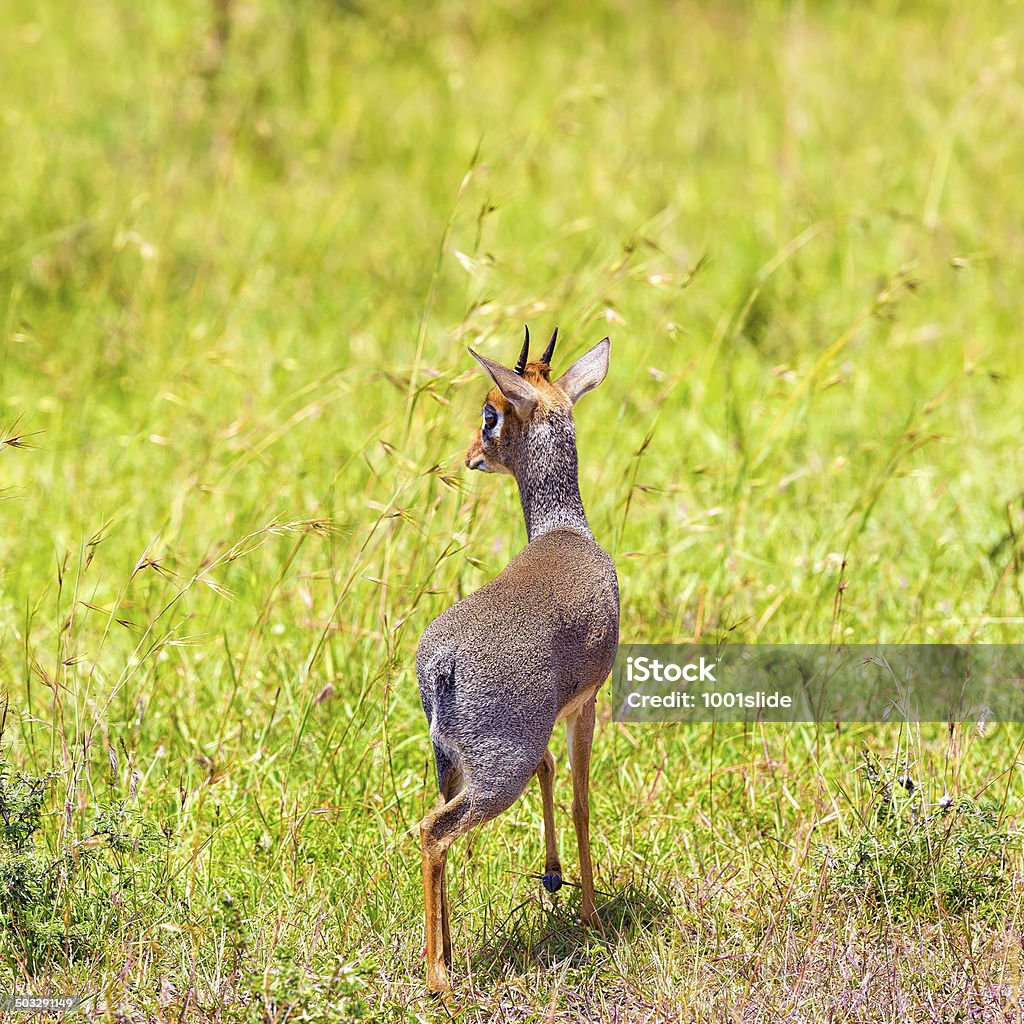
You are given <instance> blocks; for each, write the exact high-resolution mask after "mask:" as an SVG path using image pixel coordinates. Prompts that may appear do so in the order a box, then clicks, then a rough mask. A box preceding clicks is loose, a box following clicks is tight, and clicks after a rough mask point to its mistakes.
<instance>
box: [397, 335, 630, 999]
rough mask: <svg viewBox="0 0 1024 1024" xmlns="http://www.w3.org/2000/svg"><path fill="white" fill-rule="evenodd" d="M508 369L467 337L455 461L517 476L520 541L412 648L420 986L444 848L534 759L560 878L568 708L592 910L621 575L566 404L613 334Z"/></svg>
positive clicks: (550, 871)
mask: <svg viewBox="0 0 1024 1024" xmlns="http://www.w3.org/2000/svg"><path fill="white" fill-rule="evenodd" d="M557 335H558V330H557V328H556V330H555V333H554V334H553V335H552V336H551V340H550V342H549V343H548V346H547V349H546V351H545V352H544V354H543V355H542V356H541V357H540V359H539V360H537V361H536V362H527V359H528V357H529V346H530V334H529V331H527V333H526V341H525V342H524V344H523V350H522V352H521V354H520V356H519V362H518V363H517V364H516V366H515V369H514V370H510V369H508V368H507V367H505V366H501V365H499V364H498V363H495V362H492V361H491V360H490V359H486V358H484V357H483V356H481V355H478V354H477V353H476V352H474V351H473V350H472V349H470V354H471V355H472V356H473V358H474V359H476V361H477V362H478V363H479V364H480V365H481V366H482V367H483V368H484V370H485V371H486V372H487V373H488V375H489V376H490V378H491V380H492V381H493V382H494V385H495V386H494V388H493V389H492V390H491V391H490V393H489V394H488V395H487V399H486V401H485V402H484V406H483V413H482V423H481V425H480V428H479V430H478V431H477V433H476V437H475V438H474V439H473V442H472V444H470V446H469V451H468V452H467V453H466V465H467V466H468V467H469V468H470V469H479V470H482V471H483V472H485V473H508V474H509V475H510V476H514V477H515V479H516V483H517V484H518V485H519V496H520V499H521V500H522V506H523V515H524V516H525V517H526V533H527V536H528V538H529V543H528V544H527V545H526V547H525V548H523V550H522V551H520V552H519V554H518V555H516V557H515V558H514V559H512V561H511V562H510V563H509V565H508V567H507V568H506V569H505V571H504V572H502V573H501V575H500V576H498V578H497V579H495V580H493V581H492V582H491V583H488V584H487V586H485V587H484V588H483V589H481V590H478V591H477V592H476V593H474V594H470V595H469V597H467V598H465V599H464V600H462V601H460V602H459V603H458V604H457V605H455V606H454V607H452V608H449V609H448V610H447V611H446V612H444V613H443V614H441V615H439V616H438V617H437V618H436V619H435V620H434V621H433V622H432V623H431V624H430V625H429V626H428V627H427V631H426V632H425V633H424V634H423V637H422V638H421V640H420V644H419V648H418V649H417V652H416V674H417V676H418V677H419V685H420V699H421V700H422V702H423V710H424V711H425V712H426V715H427V721H428V722H429V723H430V740H431V743H432V744H433V747H434V760H435V762H436V765H437V782H438V786H439V788H440V797H439V798H438V802H437V805H436V806H435V808H434V810H433V811H431V812H430V813H429V814H428V815H427V816H426V817H425V818H424V819H423V821H422V822H421V823H420V838H421V842H422V847H423V895H424V902H425V905H426V925H427V987H428V988H429V989H430V990H431V991H432V992H443V991H445V990H446V989H447V988H448V987H449V982H448V969H449V968H451V966H452V945H451V932H450V928H449V923H448V890H447V885H446V883H445V860H446V858H447V856H448V848H449V847H450V846H451V844H452V843H453V842H454V840H455V839H457V838H458V837H459V836H461V835H465V833H466V832H468V831H469V829H471V828H472V827H473V826H474V825H479V824H480V823H481V822H484V821H488V820H490V819H491V818H493V817H495V815H498V814H500V813H501V812H502V811H504V810H505V809H506V808H507V807H509V806H510V805H511V804H512V803H513V802H514V801H515V800H516V799H517V798H518V797H519V795H520V794H521V793H522V792H523V790H524V789H525V788H526V785H527V784H528V783H529V781H530V779H531V778H532V777H533V776H534V775H536V776H537V780H538V782H539V783H540V791H541V797H542V799H543V805H544V840H545V848H546V850H545V863H544V876H543V883H544V887H545V888H546V889H547V890H548V891H549V892H555V891H556V890H557V889H559V888H560V887H561V885H562V867H561V864H560V863H559V860H558V850H557V848H556V845H555V822H554V803H553V799H552V782H553V778H554V768H555V762H554V758H553V757H552V756H551V753H550V752H549V750H548V743H549V741H550V740H551V733H552V730H553V728H554V725H555V722H556V721H558V720H559V719H565V723H566V730H567V735H568V744H569V760H570V764H571V766H572V785H573V799H572V817H573V823H574V824H575V826H576V840H577V844H578V846H579V858H580V881H581V883H582V901H581V904H580V919H581V922H582V923H583V924H585V925H599V920H598V916H597V908H596V906H595V905H594V872H593V867H592V865H591V860H590V834H589V828H590V809H589V771H590V746H591V742H592V740H593V737H594V700H595V697H596V694H597V690H598V687H600V685H601V684H602V683H603V682H604V680H605V679H606V678H607V676H608V673H609V672H610V671H611V667H612V661H613V659H614V657H615V649H616V647H617V646H618V639H619V587H618V580H617V579H616V576H615V566H614V565H613V564H612V560H611V559H610V558H609V557H608V555H607V554H605V552H604V551H602V550H601V548H600V547H599V546H598V545H597V543H596V542H595V541H594V537H593V534H592V533H591V532H590V527H589V525H588V524H587V517H586V513H585V512H584V511H583V502H582V500H581V499H580V489H579V482H578V479H577V476H578V470H577V457H576V428H575V424H574V422H573V416H572V409H573V406H574V405H575V404H576V402H577V401H579V399H580V398H581V397H582V396H583V395H585V394H586V393H587V392H588V391H591V390H593V389H594V388H596V387H597V386H598V384H600V383H601V381H603V380H604V378H605V375H606V374H607V372H608V357H609V352H610V348H611V346H610V343H609V340H608V339H607V338H605V339H604V340H603V341H600V342H598V344H597V345H595V346H594V347H593V348H592V349H591V350H590V351H589V352H587V353H586V355H584V356H582V357H581V358H580V359H578V360H577V361H576V362H575V363H573V364H572V366H570V367H569V369H568V370H566V371H565V373H564V374H563V375H562V376H561V377H560V378H559V379H558V380H556V381H553V380H552V379H551V357H552V354H553V352H554V347H555V339H556V337H557Z"/></svg>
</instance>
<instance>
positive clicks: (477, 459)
mask: <svg viewBox="0 0 1024 1024" xmlns="http://www.w3.org/2000/svg"><path fill="white" fill-rule="evenodd" d="M486 464H487V460H486V459H484V457H483V454H482V453H481V452H476V453H470V452H467V453H466V466H467V467H468V468H469V469H483V468H484V466H485V465H486Z"/></svg>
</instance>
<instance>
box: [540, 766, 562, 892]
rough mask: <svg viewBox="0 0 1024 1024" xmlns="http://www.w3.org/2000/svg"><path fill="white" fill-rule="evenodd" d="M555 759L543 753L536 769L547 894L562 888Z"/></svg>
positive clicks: (543, 880)
mask: <svg viewBox="0 0 1024 1024" xmlns="http://www.w3.org/2000/svg"><path fill="white" fill-rule="evenodd" d="M554 779H555V759H554V758H553V757H552V756H551V751H550V750H545V751H544V756H543V757H542V758H541V761H540V766H539V767H538V768H537V781H538V782H539V783H540V795H541V801H542V803H543V807H544V877H543V878H542V879H541V881H542V882H543V883H544V888H545V889H547V891H548V892H558V890H559V889H561V888H562V865H561V863H560V862H559V860H558V844H557V842H556V840H555V794H554Z"/></svg>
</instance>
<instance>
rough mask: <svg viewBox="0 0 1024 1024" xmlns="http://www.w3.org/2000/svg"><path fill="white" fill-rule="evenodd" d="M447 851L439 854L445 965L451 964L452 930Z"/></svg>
mask: <svg viewBox="0 0 1024 1024" xmlns="http://www.w3.org/2000/svg"><path fill="white" fill-rule="evenodd" d="M447 864H448V851H447V850H446V851H445V852H444V853H443V854H442V855H441V952H442V954H443V956H444V965H445V967H451V966H452V930H451V923H450V921H449V917H448V877H447V873H446V870H445V869H446V867H447Z"/></svg>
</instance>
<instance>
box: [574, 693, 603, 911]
mask: <svg viewBox="0 0 1024 1024" xmlns="http://www.w3.org/2000/svg"><path fill="white" fill-rule="evenodd" d="M594 701H595V698H591V699H590V700H589V701H587V703H586V704H584V705H583V707H581V708H580V710H579V711H578V712H577V713H576V715H575V716H573V717H572V718H569V719H567V721H566V730H567V733H568V740H569V762H570V764H571V765H572V822H573V825H575V826H576V844H577V846H578V847H579V853H580V880H581V882H582V885H583V899H582V901H581V903H580V922H581V923H582V924H585V925H590V926H591V927H593V928H600V927H601V918H600V917H599V916H598V913H597V906H596V905H595V903H594V867H593V864H591V861H590V748H591V745H592V743H593V742H594Z"/></svg>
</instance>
